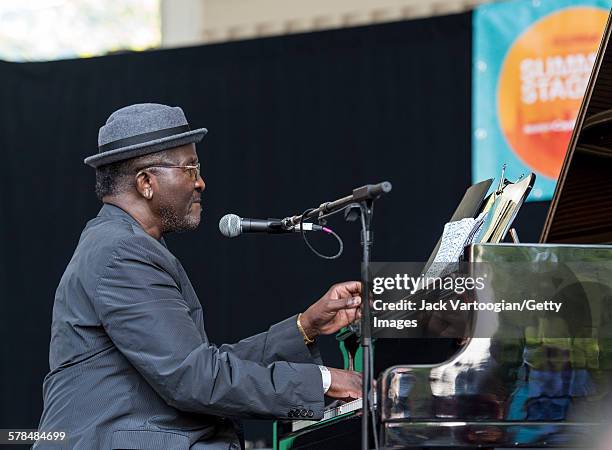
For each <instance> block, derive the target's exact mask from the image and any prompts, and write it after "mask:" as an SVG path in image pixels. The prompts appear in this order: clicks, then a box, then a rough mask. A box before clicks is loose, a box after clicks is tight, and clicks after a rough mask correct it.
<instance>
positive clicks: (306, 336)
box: [297, 313, 314, 345]
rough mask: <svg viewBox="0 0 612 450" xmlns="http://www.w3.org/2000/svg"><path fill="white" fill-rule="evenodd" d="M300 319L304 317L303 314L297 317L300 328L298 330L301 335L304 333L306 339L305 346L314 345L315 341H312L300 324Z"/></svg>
mask: <svg viewBox="0 0 612 450" xmlns="http://www.w3.org/2000/svg"><path fill="white" fill-rule="evenodd" d="M300 317H302V313H299V314H298V316H297V327H298V330H300V333H302V337H303V338H304V344H306V345H308V344H312V343H313V342H314V339H310V338H309V337H308V335H307V334H306V332H305V331H304V327H303V326H302V323H301V322H300Z"/></svg>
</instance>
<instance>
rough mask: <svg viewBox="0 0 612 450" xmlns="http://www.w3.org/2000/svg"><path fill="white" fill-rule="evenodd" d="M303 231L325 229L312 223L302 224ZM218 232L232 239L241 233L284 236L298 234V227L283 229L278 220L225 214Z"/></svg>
mask: <svg viewBox="0 0 612 450" xmlns="http://www.w3.org/2000/svg"><path fill="white" fill-rule="evenodd" d="M303 226H304V231H325V232H328V231H327V230H328V229H327V228H325V227H322V226H321V225H316V224H314V223H304V224H303ZM219 231H220V232H221V234H222V235H223V236H225V237H229V238H233V237H236V236H240V235H241V234H243V233H268V234H285V233H299V232H300V227H299V225H296V226H293V227H289V228H287V227H285V226H283V224H282V222H281V221H280V220H278V219H267V220H262V219H247V218H242V217H239V216H237V215H236V214H226V215H224V216H223V217H221V220H219Z"/></svg>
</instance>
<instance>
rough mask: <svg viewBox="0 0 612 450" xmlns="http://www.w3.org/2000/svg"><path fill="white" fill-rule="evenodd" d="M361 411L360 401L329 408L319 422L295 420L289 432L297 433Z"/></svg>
mask: <svg viewBox="0 0 612 450" xmlns="http://www.w3.org/2000/svg"><path fill="white" fill-rule="evenodd" d="M359 409H361V399H360V398H358V399H357V400H353V401H352V402H348V403H345V404H343V405H340V406H337V407H335V408H330V409H328V410H326V411H325V412H324V413H323V418H322V419H319V420H296V421H295V422H292V423H291V431H292V432H295V431H299V430H302V429H304V428H306V427H309V426H311V425H314V424H315V423H319V422H324V421H326V420H329V419H333V418H334V417H338V416H341V415H343V414H347V413H350V412H353V411H357V410H359Z"/></svg>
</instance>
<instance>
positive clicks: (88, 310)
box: [35, 104, 361, 449]
mask: <svg viewBox="0 0 612 450" xmlns="http://www.w3.org/2000/svg"><path fill="white" fill-rule="evenodd" d="M205 133H206V129H204V128H200V129H196V130H190V128H189V126H188V124H187V120H186V118H185V116H184V114H183V111H182V110H181V109H180V108H177V107H169V106H164V105H158V104H138V105H132V106H128V107H125V108H122V109H120V110H118V111H116V112H114V113H113V114H112V115H111V116H110V117H109V119H108V121H107V122H106V124H105V125H104V126H103V127H102V128H101V129H100V133H99V153H98V154H97V155H94V156H91V157H89V158H87V159H86V160H85V162H86V163H87V164H88V165H90V166H92V167H94V168H96V192H97V195H98V197H99V198H100V199H101V200H102V202H103V203H104V206H103V207H102V209H101V211H100V213H99V214H98V216H97V217H95V218H94V219H92V220H91V221H89V223H88V224H87V226H86V227H85V229H84V231H83V233H82V235H81V238H80V240H79V243H78V245H77V248H76V250H75V252H74V255H73V257H72V259H71V261H70V263H69V264H68V267H67V268H66V271H65V272H64V275H63V277H62V279H61V281H60V284H59V286H58V288H57V292H56V297H55V303H54V308H53V323H52V329H51V344H50V355H49V362H50V370H51V371H50V373H49V374H48V375H47V376H46V377H45V381H44V386H43V395H44V411H43V415H42V418H41V423H40V427H39V429H40V430H41V431H42V430H45V431H54V430H61V431H65V432H66V434H67V442H66V443H65V447H68V448H87V449H92V448H111V449H137V448H138V449H143V448H146V449H151V448H159V449H188V448H191V449H237V448H239V447H240V438H239V434H240V433H239V424H238V422H236V421H235V420H234V418H236V417H256V418H287V419H291V418H312V419H319V418H321V417H322V414H323V396H324V393H326V394H327V395H328V396H330V397H333V398H341V399H347V398H358V397H359V396H360V393H361V378H360V375H359V374H357V373H355V372H349V371H344V370H339V369H327V368H325V367H322V366H320V364H321V360H320V357H319V354H318V351H317V349H316V346H315V344H314V338H315V337H316V336H317V335H318V334H330V333H335V332H336V331H338V330H339V329H340V328H341V327H344V326H346V325H347V324H349V323H350V322H352V321H354V320H356V319H357V318H358V317H359V304H360V297H359V295H360V283H358V282H347V283H341V284H337V285H335V286H332V287H331V288H330V289H329V290H328V291H327V293H325V295H323V297H321V299H320V300H318V301H317V302H316V303H314V304H313V305H312V306H311V307H310V308H308V309H307V310H306V311H305V312H304V313H302V314H299V315H297V316H294V317H291V318H289V319H287V320H285V321H283V322H280V323H278V324H276V325H273V326H271V327H270V329H269V330H268V331H267V332H265V333H261V334H259V335H256V336H253V337H250V338H248V339H245V340H243V341H240V342H238V343H237V344H233V345H221V346H215V345H214V344H212V343H211V342H210V341H209V339H208V337H207V335H206V332H205V330H204V321H203V314H202V308H201V306H200V302H199V300H198V298H197V296H196V294H195V292H194V290H193V288H192V286H191V283H190V282H189V278H188V277H187V274H186V272H185V270H184V269H183V267H182V266H181V264H180V262H179V261H178V260H177V259H176V258H175V257H174V256H173V255H172V253H170V251H169V250H168V248H167V247H166V243H165V241H164V238H163V235H164V234H166V233H170V232H174V231H186V230H193V229H195V228H196V227H197V226H198V224H199V222H200V213H201V207H200V198H201V194H202V192H203V190H204V181H203V179H202V178H201V177H200V164H199V162H198V157H197V154H196V150H195V143H197V142H199V141H200V140H201V139H202V137H203V136H204V134H205ZM46 445H49V446H50V445H51V444H45V443H44V442H42V441H39V442H38V443H37V444H36V445H35V448H43V447H45V446H46Z"/></svg>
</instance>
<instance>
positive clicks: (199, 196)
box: [191, 195, 202, 203]
mask: <svg viewBox="0 0 612 450" xmlns="http://www.w3.org/2000/svg"><path fill="white" fill-rule="evenodd" d="M191 203H202V196H201V195H197V196H195V197H193V198H192V199H191Z"/></svg>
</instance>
